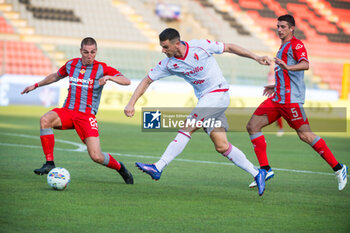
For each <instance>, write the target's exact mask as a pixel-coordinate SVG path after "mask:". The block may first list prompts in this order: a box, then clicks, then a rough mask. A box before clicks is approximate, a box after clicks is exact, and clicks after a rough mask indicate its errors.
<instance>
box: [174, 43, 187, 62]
mask: <svg viewBox="0 0 350 233" xmlns="http://www.w3.org/2000/svg"><path fill="white" fill-rule="evenodd" d="M181 43H182V44H184V45H185V46H186V53H185V56H184V57H175V56H174V57H175V58H176V59H179V60H185V59H186V57H187V54H188V47H189V46H188V43H187V42H186V41H181Z"/></svg>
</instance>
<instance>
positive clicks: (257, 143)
mask: <svg viewBox="0 0 350 233" xmlns="http://www.w3.org/2000/svg"><path fill="white" fill-rule="evenodd" d="M251 136H254V135H251ZM251 141H252V143H253V146H254V151H255V154H256V157H257V158H258V161H259V164H260V167H263V166H269V161H268V160H267V155H266V141H265V137H264V135H262V134H261V136H258V137H256V138H254V139H251Z"/></svg>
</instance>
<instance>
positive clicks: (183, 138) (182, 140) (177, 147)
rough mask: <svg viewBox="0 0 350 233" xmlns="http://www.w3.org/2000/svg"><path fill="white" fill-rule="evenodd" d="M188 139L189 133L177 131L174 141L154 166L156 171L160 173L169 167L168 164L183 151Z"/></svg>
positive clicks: (189, 137)
mask: <svg viewBox="0 0 350 233" xmlns="http://www.w3.org/2000/svg"><path fill="white" fill-rule="evenodd" d="M190 139H191V136H190V134H189V133H186V132H182V131H179V133H178V134H177V135H176V137H175V139H174V140H173V141H172V142H171V143H170V144H169V145H168V147H167V148H166V150H165V152H164V153H163V155H162V157H161V158H160V160H159V161H158V162H156V163H155V164H154V165H155V166H156V168H157V169H158V171H160V172H161V171H162V170H163V169H164V168H165V167H166V166H167V165H169V163H170V162H171V161H172V160H173V159H175V157H176V156H178V155H179V154H180V153H181V152H182V151H183V149H185V147H186V145H187V143H188V142H189V141H190Z"/></svg>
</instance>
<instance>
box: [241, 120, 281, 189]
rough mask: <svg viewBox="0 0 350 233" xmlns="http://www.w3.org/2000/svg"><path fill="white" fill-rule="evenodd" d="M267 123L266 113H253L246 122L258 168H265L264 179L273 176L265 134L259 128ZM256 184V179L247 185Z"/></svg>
mask: <svg viewBox="0 0 350 233" xmlns="http://www.w3.org/2000/svg"><path fill="white" fill-rule="evenodd" d="M269 124H270V123H269V119H268V117H267V115H253V116H252V117H251V119H250V120H249V122H248V124H247V131H248V133H249V137H250V140H251V142H252V144H253V147H254V152H255V155H256V157H257V159H258V161H259V165H260V168H261V169H264V170H266V175H265V181H267V180H269V179H271V178H273V177H274V176H275V174H274V172H273V171H272V169H271V167H270V165H269V161H268V159H267V153H266V140H265V136H264V135H263V133H262V132H261V129H262V128H263V127H265V126H267V125H269ZM256 186H257V183H256V180H254V181H253V182H252V183H251V184H250V185H249V187H250V188H254V187H256Z"/></svg>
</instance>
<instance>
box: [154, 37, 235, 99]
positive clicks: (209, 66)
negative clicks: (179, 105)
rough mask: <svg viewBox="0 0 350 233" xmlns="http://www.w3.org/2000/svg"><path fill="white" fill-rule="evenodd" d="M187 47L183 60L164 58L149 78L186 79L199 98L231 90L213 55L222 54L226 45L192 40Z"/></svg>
mask: <svg viewBox="0 0 350 233" xmlns="http://www.w3.org/2000/svg"><path fill="white" fill-rule="evenodd" d="M182 43H184V44H185V45H186V53H185V56H184V57H183V58H177V57H170V58H164V59H163V60H162V61H160V62H159V63H158V65H157V66H156V67H154V68H153V69H152V70H151V71H150V72H149V73H148V77H149V78H150V79H152V80H153V81H156V80H159V79H162V78H165V77H168V76H171V75H176V76H178V77H181V78H183V79H185V81H186V82H188V83H189V84H191V85H192V86H193V88H194V92H195V95H196V96H197V98H198V99H199V98H201V96H203V95H205V94H207V93H209V92H215V91H227V90H228V88H229V85H228V83H227V82H226V80H225V78H224V76H223V75H222V72H221V69H220V67H219V65H218V64H217V62H216V59H215V58H214V57H213V54H214V53H216V54H222V53H223V51H224V46H225V45H224V43H221V42H215V41H209V40H191V41H189V42H182Z"/></svg>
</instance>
